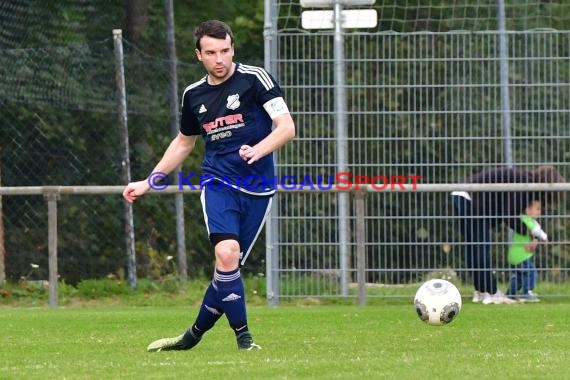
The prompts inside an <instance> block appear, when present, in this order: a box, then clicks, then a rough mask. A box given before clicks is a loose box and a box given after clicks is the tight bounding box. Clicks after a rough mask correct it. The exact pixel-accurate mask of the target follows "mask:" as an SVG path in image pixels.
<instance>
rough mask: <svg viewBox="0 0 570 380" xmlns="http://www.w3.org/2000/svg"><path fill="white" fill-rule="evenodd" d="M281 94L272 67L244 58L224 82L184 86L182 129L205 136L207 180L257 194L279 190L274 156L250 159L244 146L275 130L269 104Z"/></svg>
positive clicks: (205, 81) (266, 193) (185, 133)
mask: <svg viewBox="0 0 570 380" xmlns="http://www.w3.org/2000/svg"><path fill="white" fill-rule="evenodd" d="M278 97H282V94H281V89H280V88H279V85H278V84H277V82H276V81H275V79H274V78H273V77H272V76H271V75H269V74H268V73H267V71H265V70H264V69H262V68H260V67H255V66H248V65H243V64H240V63H236V68H235V71H234V73H233V74H232V76H231V77H229V78H228V79H227V80H226V81H224V82H223V83H221V84H218V85H211V84H208V82H207V80H206V77H204V78H202V79H201V80H199V81H198V82H196V83H193V84H191V85H190V86H188V87H187V88H186V89H185V90H184V95H183V96H182V119H181V123H180V132H181V133H182V134H183V135H186V136H193V135H199V134H201V135H202V137H203V138H204V141H205V143H206V153H205V156H204V160H203V162H202V171H203V178H206V181H202V182H203V183H204V182H209V181H218V182H223V183H226V184H229V185H230V186H232V187H233V188H235V189H238V190H240V191H244V192H247V193H251V194H256V195H269V194H273V193H274V192H275V180H274V165H273V156H272V155H271V154H269V155H267V156H265V157H263V158H261V159H260V160H259V161H257V162H254V163H253V164H248V163H247V162H246V161H244V160H243V159H242V158H241V157H240V156H239V149H240V147H241V146H242V145H244V144H245V145H250V146H254V145H255V144H257V143H258V142H259V141H261V140H263V139H264V138H265V137H266V136H267V135H269V134H270V133H271V129H272V125H273V122H272V121H271V118H270V117H269V115H268V114H267V112H266V111H265V109H264V108H263V105H264V104H265V103H266V102H268V101H270V100H272V99H274V98H278Z"/></svg>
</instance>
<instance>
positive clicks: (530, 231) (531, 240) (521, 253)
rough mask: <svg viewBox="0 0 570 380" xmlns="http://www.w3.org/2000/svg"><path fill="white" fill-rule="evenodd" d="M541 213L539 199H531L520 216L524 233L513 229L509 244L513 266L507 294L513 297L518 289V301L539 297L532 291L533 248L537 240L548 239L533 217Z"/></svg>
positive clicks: (533, 278)
mask: <svg viewBox="0 0 570 380" xmlns="http://www.w3.org/2000/svg"><path fill="white" fill-rule="evenodd" d="M540 214H541V205H540V202H539V201H533V202H532V203H531V205H530V206H528V207H527V208H526V210H525V214H524V215H521V216H520V220H521V222H522V224H523V226H524V229H526V231H525V233H524V234H521V233H519V232H517V231H514V230H513V236H512V241H511V245H510V246H509V254H508V259H509V264H511V266H512V267H513V271H512V275H511V283H510V288H509V290H508V292H507V296H508V297H511V298H514V297H515V295H516V294H517V292H518V291H519V290H522V295H521V296H520V297H519V301H520V302H539V301H540V299H539V298H538V297H537V296H536V294H534V293H533V290H534V287H535V285H536V277H537V274H536V269H535V266H534V258H533V256H534V250H535V249H536V245H537V240H540V241H544V242H546V241H548V235H547V234H546V233H545V232H544V231H543V230H542V228H541V227H540V224H538V222H537V221H536V219H535V218H538V217H539V216H540Z"/></svg>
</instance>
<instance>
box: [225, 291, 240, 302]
mask: <svg viewBox="0 0 570 380" xmlns="http://www.w3.org/2000/svg"><path fill="white" fill-rule="evenodd" d="M240 298H241V296H238V295H237V294H235V293H230V294H228V296H227V297H225V298H222V301H226V302H228V301H235V300H239V299H240Z"/></svg>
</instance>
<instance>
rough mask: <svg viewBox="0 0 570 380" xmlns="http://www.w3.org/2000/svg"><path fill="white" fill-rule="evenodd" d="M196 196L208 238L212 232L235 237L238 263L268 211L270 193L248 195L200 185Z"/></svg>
mask: <svg viewBox="0 0 570 380" xmlns="http://www.w3.org/2000/svg"><path fill="white" fill-rule="evenodd" d="M200 200H201V201H202V210H203V211H204V221H205V222H206V228H207V229H208V234H209V236H210V240H213V239H212V235H224V236H227V237H228V238H233V239H236V240H237V241H238V242H239V246H240V250H241V257H240V266H242V265H243V264H244V263H245V260H246V259H247V256H248V255H249V253H250V251H251V248H252V247H253V244H254V243H255V241H256V240H257V237H258V236H259V234H260V232H261V229H262V228H263V224H264V223H265V219H266V218H267V215H269V211H270V210H271V200H272V199H271V197H266V196H255V195H249V194H246V193H244V192H242V191H239V190H235V189H232V188H230V187H228V186H204V188H203V189H202V195H201V196H200Z"/></svg>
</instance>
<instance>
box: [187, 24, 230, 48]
mask: <svg viewBox="0 0 570 380" xmlns="http://www.w3.org/2000/svg"><path fill="white" fill-rule="evenodd" d="M227 35H229V36H230V40H231V41H232V44H233V43H234V34H233V33H232V30H231V29H230V27H229V26H228V24H226V23H225V22H222V21H219V20H208V21H204V22H203V23H201V24H200V25H198V27H197V28H196V29H195V30H194V39H195V40H196V49H198V50H202V47H201V46H200V40H201V39H202V37H204V36H208V37H212V38H218V39H220V40H225V39H226V36H227Z"/></svg>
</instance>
